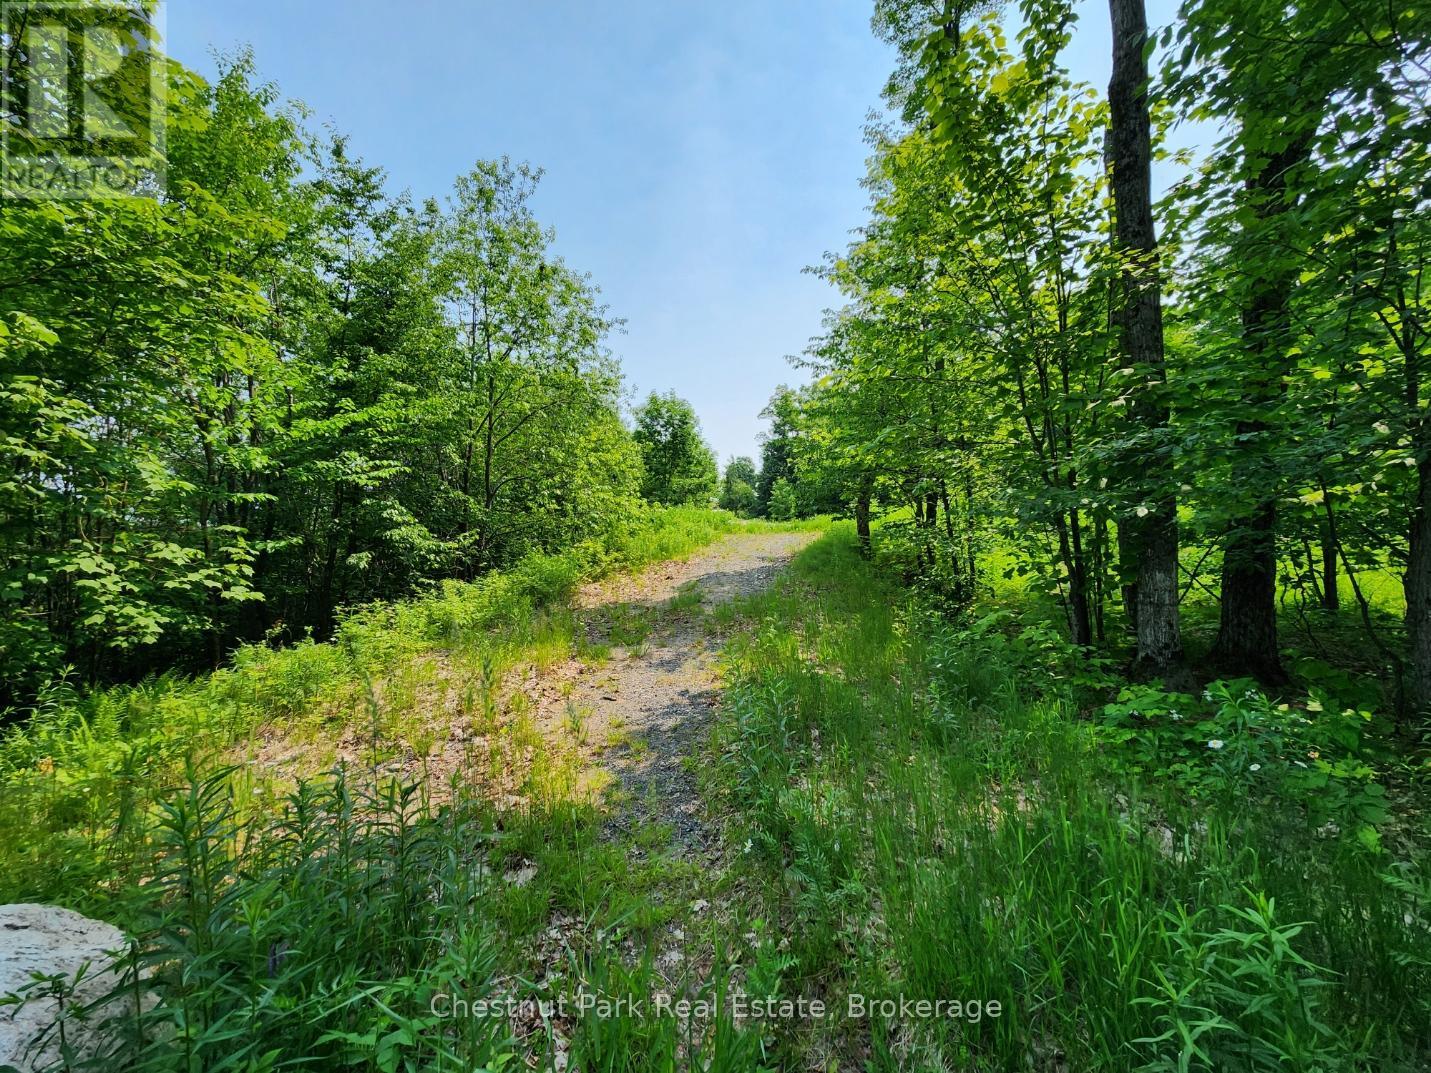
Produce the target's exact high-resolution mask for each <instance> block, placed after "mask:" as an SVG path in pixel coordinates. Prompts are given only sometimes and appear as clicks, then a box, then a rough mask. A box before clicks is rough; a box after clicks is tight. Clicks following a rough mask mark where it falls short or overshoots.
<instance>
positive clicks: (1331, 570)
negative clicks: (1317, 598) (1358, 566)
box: [1321, 493, 1342, 611]
mask: <svg viewBox="0 0 1431 1073" xmlns="http://www.w3.org/2000/svg"><path fill="white" fill-rule="evenodd" d="M1323 501H1324V503H1325V506H1326V511H1327V524H1326V525H1324V526H1323V527H1322V540H1321V544H1322V609H1323V610H1324V611H1340V610H1341V607H1342V597H1341V593H1340V592H1338V591H1337V541H1336V537H1335V536H1333V535H1332V533H1333V529H1332V524H1331V520H1332V501H1331V495H1330V493H1328V494H1327V495H1326V496H1324V497H1323Z"/></svg>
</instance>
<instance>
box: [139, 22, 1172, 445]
mask: <svg viewBox="0 0 1431 1073" xmlns="http://www.w3.org/2000/svg"><path fill="white" fill-rule="evenodd" d="M1172 6H1173V5H1172V4H1171V3H1170V2H1168V0H1150V4H1149V8H1150V10H1149V18H1150V21H1152V22H1153V23H1154V24H1155V25H1156V24H1158V23H1160V22H1162V21H1164V20H1165V19H1167V18H1168V17H1169V13H1170V12H1171V10H1172ZM871 8H872V3H871V2H870V0H722V2H720V3H715V4H706V3H697V2H696V0H599V2H593V0H585V2H577V0H406V2H404V3H398V4H394V3H392V0H381V2H379V0H170V2H169V4H168V6H167V12H166V23H167V32H168V40H169V50H170V52H171V53H172V54H173V55H174V56H175V57H176V58H178V59H180V60H181V61H183V62H185V63H187V64H188V65H190V66H192V67H195V68H197V69H198V70H200V71H202V72H204V73H206V74H208V73H212V71H213V69H214V63H213V60H212V55H211V54H212V52H213V50H215V49H219V50H233V49H235V48H237V47H239V46H242V45H249V46H251V47H252V48H253V50H254V55H255V59H256V61H257V64H258V68H259V71H260V73H261V75H262V76H263V77H264V78H265V79H268V80H271V81H273V82H275V83H277V85H278V86H279V88H280V90H281V91H282V92H283V94H284V95H285V96H287V97H290V98H294V99H297V100H301V101H303V102H304V103H305V104H306V105H307V106H308V107H309V108H311V109H312V111H313V120H314V122H315V123H331V124H333V125H334V126H335V127H336V128H337V129H338V130H341V131H344V132H346V133H347V134H349V135H350V139H351V140H350V146H351V148H352V150H353V151H354V152H355V153H357V154H359V155H361V156H362V157H363V158H364V159H365V160H366V161H367V162H368V163H369V164H376V165H380V166H382V167H384V168H385V169H386V170H387V172H388V175H389V178H390V184H391V186H392V188H393V190H394V191H396V190H402V189H409V190H411V191H412V192H413V194H414V195H416V196H418V197H425V196H429V195H441V194H444V193H446V192H447V191H448V190H449V189H450V187H451V184H452V181H453V179H454V178H455V177H456V176H457V175H458V174H460V173H461V172H464V171H466V170H467V169H469V168H470V167H471V165H472V163H473V162H474V161H476V160H478V159H480V158H489V157H497V156H501V155H503V154H506V155H508V156H511V157H512V158H513V159H515V160H526V161H530V162H531V163H532V164H535V165H537V166H540V167H542V168H544V169H545V171H546V177H545V179H544V180H543V182H542V187H541V190H540V192H539V194H538V196H537V200H536V210H537V213H538V215H539V216H540V218H541V219H542V221H543V222H544V223H546V224H549V225H551V226H553V227H555V229H556V232H557V249H558V252H560V253H561V255H562V256H563V257H565V258H566V260H567V262H568V263H569V264H571V265H572V266H573V267H575V268H577V269H579V270H582V271H586V272H590V273H591V275H592V277H593V278H594V280H595V281H596V283H597V284H598V285H599V286H600V287H601V290H602V293H603V296H604V298H605V300H606V301H607V302H608V303H609V304H610V306H611V308H612V311H613V312H614V313H615V314H616V315H618V316H621V317H623V318H625V319H626V321H627V325H626V331H625V334H622V335H618V336H616V337H615V338H614V339H613V340H612V347H613V349H614V351H615V352H616V354H617V355H618V356H619V357H620V358H621V360H622V364H623V366H624V368H625V370H626V376H627V381H628V384H629V385H630V386H631V387H632V388H633V389H634V390H635V391H637V392H639V393H640V394H641V395H644V394H645V393H646V392H647V391H650V390H658V391H666V390H674V391H676V392H677V393H678V394H680V395H682V396H684V397H685V398H687V399H690V400H691V402H692V403H694V404H695V407H696V410H697V412H698V413H699V414H700V417H701V422H702V425H703V427H704V430H705V434H706V438H707V439H708V440H709V441H710V442H711V444H712V445H713V446H714V447H715V448H716V451H717V453H718V454H719V456H720V458H721V460H722V462H724V460H725V459H726V458H728V457H729V456H730V455H732V454H750V455H755V454H756V453H757V450H758V444H757V436H758V434H759V432H760V431H761V429H762V428H763V426H764V423H763V422H761V421H760V419H759V417H758V415H759V412H760V410H761V408H762V407H763V406H764V404H765V401H766V399H767V398H768V397H769V395H770V393H771V391H772V390H773V389H774V388H775V386H776V385H777V384H780V383H795V382H798V381H799V380H800V379H801V378H802V377H801V374H800V373H799V372H798V371H797V370H795V369H792V368H791V367H790V366H789V365H788V364H787V362H786V361H785V356H786V355H788V354H794V353H798V352H799V351H801V350H802V349H804V347H805V344H806V343H807V342H808V340H809V338H810V337H811V336H812V335H814V334H816V333H817V332H818V331H819V330H820V318H821V314H822V311H823V310H824V309H825V308H826V307H827V306H829V305H832V304H834V303H835V301H836V299H837V296H836V295H835V294H834V292H833V291H831V290H830V289H828V288H827V287H826V286H825V285H824V284H823V283H821V282H820V281H819V280H817V279H815V278H813V277H811V276H808V275H804V274H802V272H801V270H802V269H803V268H804V267H805V266H806V265H810V264H814V263H817V262H818V261H819V260H820V258H821V256H822V254H823V253H824V251H826V250H830V249H839V248H841V247H843V245H844V244H845V242H846V240H847V237H848V233H849V231H850V230H851V229H852V228H854V227H857V226H858V225H859V224H860V223H861V222H862V220H863V219H864V216H865V205H866V195H865V192H864V190H862V189H861V187H860V185H859V181H860V179H861V177H862V176H863V175H864V170H865V169H864V160H865V156H866V147H865V145H864V141H863V128H864V125H865V122H866V117H867V116H868V114H869V112H870V110H871V109H873V108H877V107H878V106H879V91H880V88H881V87H882V86H883V84H884V80H885V78H886V77H887V76H888V74H889V71H890V69H891V67H892V65H893V62H894V60H893V55H892V52H891V50H890V49H889V48H887V47H886V46H885V45H883V44H882V43H880V42H879V41H877V40H876V39H875V37H874V35H873V34H872V33H871V32H870V28H869V16H870V11H871ZM1080 11H1081V15H1082V21H1081V23H1080V25H1079V28H1078V30H1077V33H1076V39H1075V43H1074V45H1073V47H1072V50H1071V53H1070V56H1069V63H1070V66H1071V67H1072V69H1073V72H1074V74H1075V75H1076V76H1077V77H1081V78H1083V79H1086V80H1088V81H1091V82H1093V83H1094V84H1095V85H1098V86H1100V87H1102V86H1104V85H1106V83H1107V67H1108V60H1107V55H1108V29H1107V20H1108V14H1107V7H1106V4H1105V3H1104V2H1103V0H1085V2H1084V3H1082V4H1081V6H1080Z"/></svg>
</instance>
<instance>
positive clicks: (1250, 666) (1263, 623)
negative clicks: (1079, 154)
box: [1212, 132, 1312, 685]
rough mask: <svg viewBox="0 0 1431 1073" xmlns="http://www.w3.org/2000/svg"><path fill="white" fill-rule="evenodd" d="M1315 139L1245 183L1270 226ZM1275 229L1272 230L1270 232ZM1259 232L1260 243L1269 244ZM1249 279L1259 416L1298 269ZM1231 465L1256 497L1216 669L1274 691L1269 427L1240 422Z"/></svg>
mask: <svg viewBox="0 0 1431 1073" xmlns="http://www.w3.org/2000/svg"><path fill="white" fill-rule="evenodd" d="M1311 147H1312V137H1311V134H1310V133H1307V132H1304V133H1302V134H1299V135H1296V136H1294V137H1292V138H1290V140H1289V141H1288V142H1287V144H1286V145H1285V146H1284V147H1283V148H1282V149H1281V150H1279V151H1278V152H1275V153H1271V154H1269V155H1268V157H1267V158H1266V160H1265V161H1264V162H1263V163H1262V166H1261V167H1260V168H1259V169H1258V171H1257V173H1256V174H1255V175H1253V176H1252V177H1251V178H1249V180H1248V182H1247V205H1248V207H1249V208H1250V209H1251V210H1252V213H1253V215H1254V217H1255V218H1256V220H1257V221H1258V222H1259V223H1260V224H1262V225H1267V224H1270V223H1272V222H1273V221H1275V220H1276V219H1277V218H1278V217H1282V216H1285V215H1286V214H1287V213H1290V212H1292V211H1294V210H1295V209H1296V207H1297V199H1296V198H1295V197H1290V198H1289V196H1288V173H1289V172H1290V171H1292V169H1294V168H1295V167H1297V166H1298V165H1300V164H1303V163H1305V162H1306V161H1307V160H1308V159H1309V158H1310V155H1311ZM1269 230H1271V229H1269ZM1264 235H1265V233H1264V232H1262V229H1261V228H1259V237H1262V238H1263V241H1265V237H1263V236H1264ZM1248 270H1249V271H1251V272H1253V273H1255V275H1254V276H1253V278H1252V280H1251V287H1250V290H1249V294H1248V299H1247V304H1246V306H1245V307H1244V309H1243V311H1242V339H1243V347H1244V349H1245V350H1246V352H1247V354H1248V356H1249V362H1248V372H1249V376H1248V378H1247V391H1246V395H1245V397H1244V403H1245V405H1246V406H1247V407H1248V408H1249V409H1251V410H1252V411H1253V413H1254V415H1255V414H1257V413H1258V412H1259V411H1268V410H1270V409H1272V408H1273V407H1274V406H1275V405H1276V404H1277V401H1278V400H1279V399H1280V397H1281V395H1282V392H1283V390H1284V388H1283V380H1284V377H1285V376H1286V371H1287V361H1288V359H1287V349H1288V345H1289V340H1290V335H1291V327H1292V310H1291V303H1292V281H1293V279H1294V277H1295V274H1296V272H1297V270H1298V269H1297V266H1296V265H1295V264H1293V263H1292V262H1291V261H1289V260H1288V259H1285V258H1279V257H1278V256H1276V254H1274V255H1273V256H1272V257H1271V258H1270V260H1269V266H1268V267H1264V268H1262V270H1261V271H1260V272H1258V271H1257V268H1256V266H1251V267H1249V269H1248ZM1236 431H1237V445H1238V447H1237V451H1236V453H1235V454H1234V456H1233V460H1232V479H1233V485H1234V487H1236V488H1238V489H1243V490H1250V491H1252V492H1253V493H1254V495H1255V496H1256V498H1255V500H1254V501H1253V504H1252V506H1251V507H1250V508H1249V509H1248V510H1247V511H1246V513H1244V514H1243V515H1242V516H1241V517H1238V518H1234V519H1233V520H1232V524H1231V525H1230V526H1229V527H1228V532H1227V536H1226V538H1225V541H1224V544H1223V559H1222V615H1221V622H1220V625H1219V628H1218V632H1217V641H1216V643H1215V644H1214V645H1213V650H1212V662H1213V663H1214V664H1215V665H1216V666H1218V667H1219V669H1221V670H1222V671H1224V672H1226V673H1230V674H1250V675H1252V676H1254V677H1256V678H1258V679H1260V680H1261V681H1263V682H1266V683H1268V684H1269V685H1279V684H1281V683H1283V682H1285V681H1287V672H1286V671H1285V670H1284V669H1283V667H1282V658H1281V655H1280V653H1279V652H1278V644H1277V482H1278V479H1279V478H1278V474H1277V471H1276V467H1275V465H1272V464H1269V462H1268V460H1267V459H1266V458H1265V457H1263V455H1262V451H1263V450H1264V446H1263V443H1262V441H1264V440H1265V439H1266V438H1267V435H1268V433H1269V431H1270V426H1269V425H1268V424H1267V422H1266V421H1265V420H1263V419H1262V418H1261V417H1258V416H1253V417H1251V418H1247V419H1244V420H1240V421H1238V422H1237V426H1236Z"/></svg>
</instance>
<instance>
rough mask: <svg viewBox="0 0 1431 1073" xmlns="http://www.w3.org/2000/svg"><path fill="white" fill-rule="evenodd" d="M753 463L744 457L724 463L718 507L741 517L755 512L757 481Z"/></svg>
mask: <svg viewBox="0 0 1431 1073" xmlns="http://www.w3.org/2000/svg"><path fill="white" fill-rule="evenodd" d="M759 479H760V478H759V475H758V474H757V473H756V471H755V463H754V462H753V461H752V460H751V459H749V458H746V457H744V456H741V457H738V458H732V459H731V460H730V461H729V462H727V463H726V467H725V474H724V475H723V476H722V477H721V489H720V507H721V509H722V510H729V511H733V512H734V513H736V514H739V515H741V516H747V515H750V514H753V513H754V512H755V507H756V492H755V485H756V482H757V481H758V480H759Z"/></svg>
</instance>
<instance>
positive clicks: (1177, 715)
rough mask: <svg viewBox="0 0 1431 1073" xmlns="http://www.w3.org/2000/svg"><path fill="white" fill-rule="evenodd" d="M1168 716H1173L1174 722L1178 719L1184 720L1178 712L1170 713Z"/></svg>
mask: <svg viewBox="0 0 1431 1073" xmlns="http://www.w3.org/2000/svg"><path fill="white" fill-rule="evenodd" d="M1168 714H1169V715H1171V716H1172V717H1173V719H1174V720H1178V719H1181V718H1182V716H1181V715H1179V714H1178V713H1177V712H1169V713H1168Z"/></svg>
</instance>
